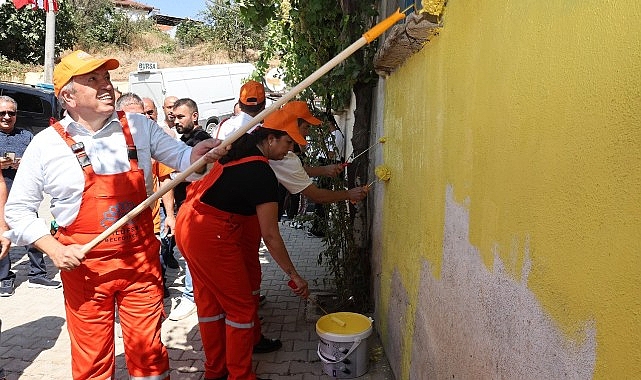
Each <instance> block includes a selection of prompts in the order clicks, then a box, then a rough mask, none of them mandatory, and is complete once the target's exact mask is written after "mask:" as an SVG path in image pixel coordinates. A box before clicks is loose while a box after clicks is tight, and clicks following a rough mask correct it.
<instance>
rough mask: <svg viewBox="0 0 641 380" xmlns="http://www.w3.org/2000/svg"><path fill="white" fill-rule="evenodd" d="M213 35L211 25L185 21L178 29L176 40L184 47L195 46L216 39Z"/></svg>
mask: <svg viewBox="0 0 641 380" xmlns="http://www.w3.org/2000/svg"><path fill="white" fill-rule="evenodd" d="M213 34H214V32H213V30H212V28H211V27H210V26H209V25H205V24H203V23H202V22H200V21H194V20H185V21H183V22H181V23H180V24H179V25H178V27H177V28H176V38H177V39H178V42H180V44H181V45H183V46H195V45H198V44H201V43H203V42H208V41H211V40H212V39H213V38H214V37H213Z"/></svg>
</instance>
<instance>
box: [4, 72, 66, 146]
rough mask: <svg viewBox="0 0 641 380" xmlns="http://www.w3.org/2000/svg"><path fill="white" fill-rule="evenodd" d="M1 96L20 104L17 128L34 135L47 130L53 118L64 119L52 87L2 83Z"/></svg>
mask: <svg viewBox="0 0 641 380" xmlns="http://www.w3.org/2000/svg"><path fill="white" fill-rule="evenodd" d="M0 95H6V96H10V97H12V98H13V99H15V101H16V102H18V118H17V119H16V127H18V128H22V129H26V130H28V131H31V133H33V134H34V135H35V134H36V133H38V132H40V131H42V130H43V129H45V128H47V127H48V126H49V120H50V119H51V118H52V117H53V118H55V119H56V120H60V118H61V117H62V108H61V107H60V105H59V104H58V99H56V95H55V94H54V93H53V86H52V85H47V84H39V85H30V84H23V83H13V82H2V81H0Z"/></svg>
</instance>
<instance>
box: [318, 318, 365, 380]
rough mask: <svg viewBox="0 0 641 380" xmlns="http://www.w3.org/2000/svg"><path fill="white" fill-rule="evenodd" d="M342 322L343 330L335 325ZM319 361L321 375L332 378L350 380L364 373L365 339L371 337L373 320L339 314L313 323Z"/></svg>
mask: <svg viewBox="0 0 641 380" xmlns="http://www.w3.org/2000/svg"><path fill="white" fill-rule="evenodd" d="M337 319H338V321H339V322H340V321H343V322H344V326H341V324H340V323H337V321H336V320H337ZM316 333H317V334H318V336H319V338H320V340H319V342H318V349H317V353H318V357H319V358H320V360H321V362H322V363H323V371H324V372H325V373H326V374H327V375H329V376H331V377H334V378H340V379H351V378H354V377H359V376H362V375H364V374H365V373H366V372H367V369H368V367H369V356H368V350H367V338H368V337H369V336H370V335H371V334H372V320H371V319H370V318H368V317H366V316H364V315H362V314H357V313H349V312H340V313H332V314H327V315H325V316H323V317H321V318H320V319H319V320H318V321H317V322H316Z"/></svg>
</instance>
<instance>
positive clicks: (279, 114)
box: [263, 109, 307, 145]
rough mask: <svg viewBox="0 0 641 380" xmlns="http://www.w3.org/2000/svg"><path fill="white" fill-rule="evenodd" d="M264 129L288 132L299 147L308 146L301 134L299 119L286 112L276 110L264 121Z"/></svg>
mask: <svg viewBox="0 0 641 380" xmlns="http://www.w3.org/2000/svg"><path fill="white" fill-rule="evenodd" d="M263 127H264V128H269V129H275V130H277V131H283V132H286V133H287V134H288V135H289V137H291V138H292V140H294V141H295V142H296V143H297V144H299V145H306V144H307V140H305V138H304V137H303V135H301V134H300V130H299V129H298V119H297V118H296V117H295V116H294V115H292V114H290V113H287V112H285V111H283V110H282V109H281V110H276V111H274V112H272V113H271V114H269V115H267V117H266V118H265V120H263Z"/></svg>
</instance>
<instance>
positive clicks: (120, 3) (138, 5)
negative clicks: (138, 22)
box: [111, 0, 154, 12]
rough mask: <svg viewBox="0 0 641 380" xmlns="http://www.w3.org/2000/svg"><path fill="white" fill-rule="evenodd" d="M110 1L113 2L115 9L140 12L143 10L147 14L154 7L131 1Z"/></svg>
mask: <svg viewBox="0 0 641 380" xmlns="http://www.w3.org/2000/svg"><path fill="white" fill-rule="evenodd" d="M111 1H113V3H114V5H115V6H117V7H122V8H133V9H140V10H145V11H147V12H151V11H153V10H154V7H152V6H149V5H147V4H143V3H139V2H137V1H133V0H111Z"/></svg>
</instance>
